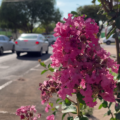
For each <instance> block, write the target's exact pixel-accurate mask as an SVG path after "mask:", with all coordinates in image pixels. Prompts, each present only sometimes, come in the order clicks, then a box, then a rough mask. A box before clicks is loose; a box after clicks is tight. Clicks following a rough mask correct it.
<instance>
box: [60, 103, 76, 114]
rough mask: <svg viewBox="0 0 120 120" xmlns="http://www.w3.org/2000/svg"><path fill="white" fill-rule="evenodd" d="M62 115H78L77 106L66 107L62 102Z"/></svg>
mask: <svg viewBox="0 0 120 120" xmlns="http://www.w3.org/2000/svg"><path fill="white" fill-rule="evenodd" d="M62 113H77V109H76V107H75V105H73V104H71V105H69V106H68V105H66V104H65V102H62Z"/></svg>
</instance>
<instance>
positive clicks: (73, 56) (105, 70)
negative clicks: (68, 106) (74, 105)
mask: <svg viewBox="0 0 120 120" xmlns="http://www.w3.org/2000/svg"><path fill="white" fill-rule="evenodd" d="M64 21H65V23H60V22H58V23H57V24H56V28H55V29H54V31H55V34H54V35H55V36H56V37H58V38H57V40H56V42H55V44H54V45H53V55H52V56H51V60H52V67H61V70H57V71H56V72H55V73H54V75H53V76H52V77H51V78H50V80H49V81H47V82H44V83H43V84H41V85H40V86H42V87H40V90H42V100H43V101H44V102H46V101H48V100H49V97H50V96H51V94H52V92H49V89H48V88H50V86H49V85H48V84H49V83H50V82H52V81H53V83H54V85H56V89H57V88H59V89H57V90H56V92H57V94H58V95H59V97H61V98H62V99H65V98H66V95H72V93H77V92H80V93H81V94H82V95H83V96H84V98H83V100H84V101H85V103H86V104H87V105H88V106H89V107H94V106H95V105H96V104H97V102H96V101H94V98H97V97H98V96H101V97H102V98H103V99H104V100H106V101H109V102H114V101H115V98H114V93H113V91H114V88H115V87H116V82H115V81H114V80H113V76H112V75H111V74H110V72H109V69H111V70H112V71H113V72H115V73H117V71H118V67H119V66H118V65H117V63H116V62H115V61H114V60H112V59H111V58H110V54H109V53H107V52H106V51H105V50H104V49H103V48H101V47H100V45H99V44H98V38H97V37H96V34H97V33H98V26H97V24H96V23H95V21H94V20H93V19H91V18H88V19H86V20H85V19H84V16H82V17H74V18H73V16H72V14H69V15H68V18H67V19H65V18H64ZM46 83H47V84H46ZM58 83H59V85H58ZM43 86H45V87H43ZM58 86H59V87H58ZM44 88H45V89H44ZM49 93H50V94H49ZM44 98H46V99H44Z"/></svg>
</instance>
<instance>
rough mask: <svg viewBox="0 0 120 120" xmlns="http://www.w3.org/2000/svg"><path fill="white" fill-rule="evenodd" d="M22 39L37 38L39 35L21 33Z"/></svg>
mask: <svg viewBox="0 0 120 120" xmlns="http://www.w3.org/2000/svg"><path fill="white" fill-rule="evenodd" d="M19 38H20V39H37V35H21V36H20V37H19Z"/></svg>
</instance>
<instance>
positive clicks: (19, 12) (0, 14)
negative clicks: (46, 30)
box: [0, 0, 61, 33]
mask: <svg viewBox="0 0 120 120" xmlns="http://www.w3.org/2000/svg"><path fill="white" fill-rule="evenodd" d="M58 11H59V10H56V9H55V0H29V1H28V0H25V1H22V2H20V1H19V2H7V0H3V2H2V5H1V9H0V19H1V23H3V24H4V23H5V25H3V24H2V25H1V26H4V27H5V26H6V27H7V28H10V29H14V30H17V29H20V30H23V31H24V32H31V33H32V32H33V29H34V27H35V25H36V24H38V25H39V24H41V23H43V24H44V23H46V24H47V25H48V23H49V24H50V23H51V22H52V21H53V20H54V21H57V20H58V21H59V19H57V18H58V14H57V15H56V13H58ZM59 13H60V12H59ZM53 16H54V17H53ZM53 18H54V19H53ZM59 18H61V14H60V17H59Z"/></svg>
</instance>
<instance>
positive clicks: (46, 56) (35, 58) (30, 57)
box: [16, 53, 51, 61]
mask: <svg viewBox="0 0 120 120" xmlns="http://www.w3.org/2000/svg"><path fill="white" fill-rule="evenodd" d="M50 56H51V54H44V53H43V54H42V56H38V55H37V54H35V53H29V54H25V55H21V56H20V57H16V58H17V59H19V60H27V61H38V59H41V60H42V61H43V60H46V59H49V58H50Z"/></svg>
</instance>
